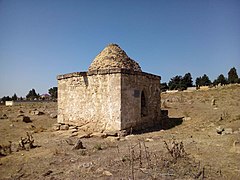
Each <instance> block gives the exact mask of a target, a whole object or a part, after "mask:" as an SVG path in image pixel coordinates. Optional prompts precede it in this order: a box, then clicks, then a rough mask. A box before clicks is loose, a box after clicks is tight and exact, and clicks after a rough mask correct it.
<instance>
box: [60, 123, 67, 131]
mask: <svg viewBox="0 0 240 180" xmlns="http://www.w3.org/2000/svg"><path fill="white" fill-rule="evenodd" d="M68 129H69V125H67V124H64V125H61V126H60V130H68Z"/></svg>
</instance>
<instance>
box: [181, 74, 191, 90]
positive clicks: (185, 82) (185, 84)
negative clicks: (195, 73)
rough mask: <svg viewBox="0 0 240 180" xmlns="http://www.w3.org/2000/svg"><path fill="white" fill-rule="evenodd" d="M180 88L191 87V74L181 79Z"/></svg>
mask: <svg viewBox="0 0 240 180" xmlns="http://www.w3.org/2000/svg"><path fill="white" fill-rule="evenodd" d="M181 84H182V87H183V88H184V89H187V87H192V86H193V81H192V75H191V73H186V74H185V75H184V76H183V78H182V83H181Z"/></svg>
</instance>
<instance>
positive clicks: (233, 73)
mask: <svg viewBox="0 0 240 180" xmlns="http://www.w3.org/2000/svg"><path fill="white" fill-rule="evenodd" d="M228 83H230V84H232V83H238V74H237V70H236V68H235V67H233V68H231V69H230V70H229V72H228Z"/></svg>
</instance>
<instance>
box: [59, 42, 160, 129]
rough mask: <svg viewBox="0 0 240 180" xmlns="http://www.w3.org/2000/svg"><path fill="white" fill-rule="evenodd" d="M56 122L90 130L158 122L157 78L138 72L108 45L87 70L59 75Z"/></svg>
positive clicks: (136, 65)
mask: <svg viewBox="0 0 240 180" xmlns="http://www.w3.org/2000/svg"><path fill="white" fill-rule="evenodd" d="M57 79H58V122H59V123H64V124H70V125H77V126H85V127H87V128H89V129H90V130H92V131H113V130H124V129H126V130H129V129H142V128H146V127H150V126H154V125H156V124H159V123H160V121H161V109H160V101H161V99H160V80H161V77H160V76H157V75H153V74H149V73H146V72H142V70H141V67H140V66H139V64H138V63H137V62H136V61H134V60H132V59H131V58H129V57H128V56H127V54H126V53H125V51H123V50H122V49H121V48H120V47H119V46H118V45H116V44H110V45H108V46H107V47H106V48H105V49H103V51H102V52H100V53H99V54H98V55H97V56H96V58H95V59H94V60H93V62H92V64H91V65H90V67H89V69H88V71H87V72H74V73H69V74H64V75H59V76H58V77H57Z"/></svg>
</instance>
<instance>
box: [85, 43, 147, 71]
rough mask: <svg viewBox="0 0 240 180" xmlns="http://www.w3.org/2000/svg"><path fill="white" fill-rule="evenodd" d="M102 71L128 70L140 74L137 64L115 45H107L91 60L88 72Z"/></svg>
mask: <svg viewBox="0 0 240 180" xmlns="http://www.w3.org/2000/svg"><path fill="white" fill-rule="evenodd" d="M104 69H129V70H133V71H138V72H141V71H142V70H141V67H140V66H139V64H138V63H137V62H136V61H134V60H132V59H131V58H129V57H128V55H127V54H126V52H125V51H124V50H122V49H121V48H120V47H119V46H118V45H117V44H109V45H108V46H107V47H105V48H104V49H103V51H101V52H100V53H99V54H98V55H97V56H96V58H95V59H94V60H93V62H92V64H91V65H90V67H89V69H88V71H94V70H104Z"/></svg>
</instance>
